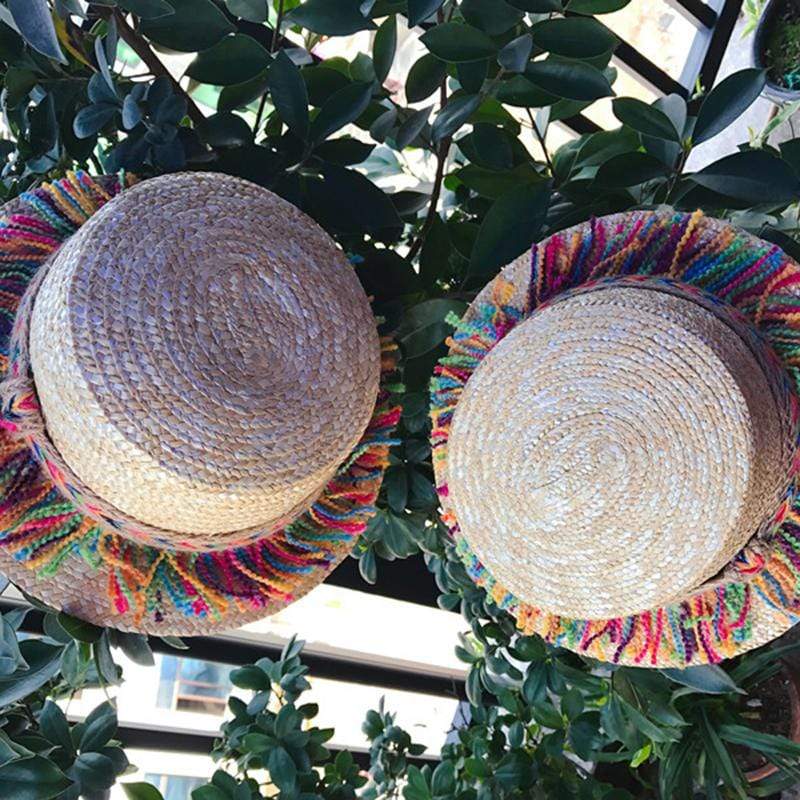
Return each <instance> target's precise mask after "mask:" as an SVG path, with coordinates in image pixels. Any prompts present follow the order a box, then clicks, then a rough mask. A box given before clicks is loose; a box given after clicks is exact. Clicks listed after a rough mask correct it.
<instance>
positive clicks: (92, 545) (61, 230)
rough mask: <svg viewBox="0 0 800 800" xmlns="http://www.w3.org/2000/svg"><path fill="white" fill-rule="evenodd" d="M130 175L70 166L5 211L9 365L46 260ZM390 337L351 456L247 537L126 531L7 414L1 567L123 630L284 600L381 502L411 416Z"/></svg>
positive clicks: (258, 612)
mask: <svg viewBox="0 0 800 800" xmlns="http://www.w3.org/2000/svg"><path fill="white" fill-rule="evenodd" d="M133 182H134V181H133V180H132V179H130V178H127V179H126V178H125V177H124V176H122V177H121V178H119V179H118V178H116V177H112V176H108V177H105V178H101V179H96V180H93V179H91V178H90V177H89V176H88V175H86V174H85V173H77V174H70V175H68V177H67V178H64V179H62V180H59V181H57V182H55V183H53V184H51V185H45V186H43V187H40V188H39V189H37V190H35V191H34V192H31V193H26V194H25V195H23V196H21V198H18V199H17V200H16V201H13V202H12V203H10V204H8V205H7V206H6V207H5V208H3V209H2V211H0V251H1V252H2V256H3V258H2V259H0V261H1V262H2V263H0V286H2V292H0V306H2V312H3V313H2V317H1V319H2V326H1V327H0V372H2V373H5V371H6V369H7V367H8V364H9V351H8V348H9V342H10V338H11V331H12V325H13V321H14V314H15V310H16V307H17V305H18V304H19V301H20V299H21V297H22V296H23V294H24V292H25V289H26V288H27V286H28V284H29V283H30V281H31V280H32V279H33V277H34V275H35V274H36V273H37V271H38V268H39V267H40V266H41V265H42V263H43V262H44V261H46V260H47V259H48V258H49V257H50V256H51V255H52V254H53V253H54V252H55V251H56V250H58V248H59V247H60V246H61V244H63V242H64V241H66V240H67V239H68V238H69V237H70V236H71V235H72V234H73V233H74V232H75V231H76V230H77V229H78V228H79V227H80V226H81V225H82V224H83V223H84V222H85V221H86V220H88V219H89V218H90V217H91V215H92V214H93V213H95V212H96V211H97V210H98V209H99V208H101V207H102V205H104V203H105V202H107V201H108V200H110V199H111V197H113V196H114V195H115V194H117V193H118V192H120V191H121V190H122V189H123V188H124V187H125V186H127V185H131V184H132V183H133ZM381 345H382V358H381V387H380V390H379V393H378V396H377V398H376V403H375V409H374V412H373V415H372V418H371V420H370V422H369V424H368V426H367V428H366V430H365V431H364V433H363V435H362V437H361V439H360V441H359V442H358V444H357V445H356V447H355V448H354V449H353V451H352V453H351V454H350V456H349V458H348V459H347V460H346V462H345V463H344V464H342V466H341V467H340V469H339V470H338V472H337V473H336V475H335V476H334V477H333V479H332V480H331V481H330V482H329V483H328V485H327V486H326V488H325V489H324V491H323V493H322V494H321V496H320V497H319V498H317V499H316V501H315V502H314V503H313V504H312V505H311V506H310V507H309V508H308V509H307V510H305V511H304V512H303V513H302V514H300V515H299V516H298V517H297V518H295V519H294V520H293V521H292V522H291V523H290V524H288V525H287V526H286V527H284V528H282V529H281V530H279V531H277V532H275V533H273V534H272V535H270V536H268V537H265V538H264V539H261V540H259V541H257V542H255V543H253V544H250V545H246V546H239V547H230V548H227V549H223V550H209V551H205V552H184V551H173V550H169V549H167V548H161V547H156V546H151V545H143V544H138V543H136V542H133V541H131V540H129V539H126V538H125V537H123V536H121V535H120V534H119V533H117V532H116V531H115V530H114V529H113V528H111V527H109V526H106V525H103V524H101V523H98V522H97V521H96V520H95V519H93V518H90V517H87V516H84V515H83V514H81V513H80V512H79V511H78V510H77V509H76V508H75V506H74V505H72V503H70V501H69V500H67V499H66V498H65V497H64V496H63V495H62V493H61V492H59V490H58V489H57V488H56V486H55V484H54V482H53V480H52V479H51V476H50V475H49V474H48V471H47V469H45V468H44V467H43V466H42V465H41V464H40V462H39V460H38V459H37V457H36V456H35V454H34V452H33V451H32V450H31V448H30V447H29V443H28V442H26V441H25V440H24V438H23V437H20V436H18V435H15V432H14V424H13V419H11V420H9V419H8V418H7V419H6V420H4V423H3V426H2V427H0V464H1V465H2V466H0V498H2V501H0V571H2V572H3V573H5V574H6V575H7V577H9V578H10V579H11V580H12V581H13V582H14V583H16V584H18V585H19V586H20V587H21V588H22V589H24V590H25V591H27V592H29V593H30V594H31V595H33V596H35V597H37V598H39V599H40V600H42V601H43V602H45V603H47V604H49V605H52V606H54V607H56V608H59V609H62V610H64V611H66V612H68V613H70V614H73V615H75V616H77V617H80V618H82V619H84V620H87V621H89V622H92V623H94V624H97V625H104V626H112V627H115V628H118V629H120V630H131V631H143V632H147V633H154V634H159V635H179V636H186V635H202V634H205V633H210V632H212V631H219V630H231V629H234V628H237V627H240V626H241V625H243V624H245V623H247V622H250V621H252V620H255V619H259V618H261V617H265V616H268V615H270V614H273V613H275V612H277V611H279V610H280V609H281V608H283V607H285V606H286V605H288V604H289V603H291V602H294V601H295V600H297V599H299V598H300V597H302V596H303V595H305V594H306V593H308V592H309V591H310V590H311V589H313V588H314V587H315V586H316V585H318V584H319V583H321V582H322V581H323V580H324V579H325V578H326V577H327V576H328V575H329V574H330V572H331V571H332V570H333V569H334V568H335V567H336V566H337V565H338V564H339V563H340V562H341V561H342V560H343V559H344V558H345V557H346V556H347V555H348V554H349V553H350V551H351V550H352V548H353V546H354V545H355V542H356V540H357V538H358V536H359V534H360V533H361V532H363V530H364V529H365V527H366V525H367V523H368V521H369V519H370V517H371V516H372V515H373V514H374V512H375V505H374V504H375V501H376V500H377V496H378V492H379V490H380V485H381V482H382V479H383V474H384V472H385V469H386V467H387V466H388V455H389V447H390V446H391V445H392V444H393V443H394V442H393V440H392V439H391V434H392V431H393V428H394V426H395V425H396V423H397V421H398V419H399V416H400V409H399V408H397V407H395V406H394V405H393V404H392V402H391V396H390V394H389V392H388V390H387V388H386V382H387V380H388V379H389V378H390V376H391V375H392V374H393V373H394V371H395V357H394V353H395V350H396V345H394V344H393V343H392V342H390V341H388V340H383V341H382V342H381ZM12 416H13V415H12Z"/></svg>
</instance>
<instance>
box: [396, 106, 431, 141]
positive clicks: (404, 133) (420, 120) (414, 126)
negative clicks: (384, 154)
mask: <svg viewBox="0 0 800 800" xmlns="http://www.w3.org/2000/svg"><path fill="white" fill-rule="evenodd" d="M432 108H433V106H427V107H425V108H420V109H419V110H418V111H415V112H414V113H413V114H412V115H411V116H410V117H409V118H408V119H407V120H406V121H405V122H404V123H403V124H402V125H401V126H400V127H399V129H398V131H397V135H396V136H395V138H394V141H395V144H396V145H397V149H398V150H402V149H403V148H404V147H408V145H410V144H411V143H412V142H413V141H414V140H415V139H416V138H417V136H419V135H420V133H421V132H422V129H423V128H424V127H425V126H426V125H427V124H428V117H430V115H431V109H432Z"/></svg>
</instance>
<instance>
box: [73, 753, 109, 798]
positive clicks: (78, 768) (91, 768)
mask: <svg viewBox="0 0 800 800" xmlns="http://www.w3.org/2000/svg"><path fill="white" fill-rule="evenodd" d="M73 769H74V770H75V774H76V775H77V777H78V780H79V781H80V784H81V790H82V791H83V793H84V794H88V793H89V792H104V791H105V790H106V789H110V788H111V787H112V786H113V785H114V783H115V781H116V779H117V776H116V774H115V772H114V762H113V761H112V760H111V759H110V758H109V757H108V756H104V755H101V754H100V753H81V754H80V755H79V756H78V758H77V759H75V765H74V767H73Z"/></svg>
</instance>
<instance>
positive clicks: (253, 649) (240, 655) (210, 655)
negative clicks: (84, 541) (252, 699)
mask: <svg viewBox="0 0 800 800" xmlns="http://www.w3.org/2000/svg"><path fill="white" fill-rule="evenodd" d="M12 608H19V604H17V603H13V602H10V601H8V600H0V612H5V611H9V610H11V609H12ZM43 616H44V615H43V614H42V612H41V611H38V610H36V609H32V610H31V611H30V612H29V613H28V615H27V617H26V618H25V622H24V623H23V625H22V628H21V630H23V631H24V632H25V633H38V634H41V633H42V619H43ZM149 641H150V647H151V648H152V649H153V651H154V652H156V653H163V654H166V655H171V656H175V657H186V658H197V659H200V660H203V661H215V662H217V663H223V664H232V665H234V666H241V665H242V664H252V663H253V662H254V661H257V660H258V659H259V658H264V657H267V658H272V659H275V658H278V657H279V656H280V652H281V648H280V646H278V645H274V644H267V643H264V644H261V643H256V642H252V641H244V640H240V639H233V638H230V637H225V636H216V637H215V636H189V637H186V638H185V639H184V640H183V641H184V643H185V644H186V645H187V648H188V649H186V650H176V649H175V648H174V647H170V645H168V644H167V643H166V642H165V641H163V640H162V639H160V638H158V637H157V636H151V637H150V640H149ZM303 663H304V664H305V665H306V666H307V667H308V668H309V671H310V674H311V676H312V677H315V678H326V679H328V680H337V681H343V682H345V683H357V684H362V685H367V686H380V687H384V688H387V689H399V690H401V691H406V692H414V693H416V694H430V695H434V696H436V697H455V698H458V699H463V698H465V697H466V690H465V687H464V680H463V679H461V678H455V677H447V676H442V675H429V674H424V673H421V672H419V671H417V670H416V669H410V668H408V667H404V666H402V665H395V666H389V665H386V664H367V663H364V662H359V661H355V660H354V659H352V658H346V657H343V656H337V655H334V654H327V653H325V654H322V653H310V652H306V653H304V654H303Z"/></svg>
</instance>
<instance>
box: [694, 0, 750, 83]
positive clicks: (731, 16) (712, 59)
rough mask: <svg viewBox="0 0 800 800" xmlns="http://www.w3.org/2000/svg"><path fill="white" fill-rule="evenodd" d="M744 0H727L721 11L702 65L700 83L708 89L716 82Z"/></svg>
mask: <svg viewBox="0 0 800 800" xmlns="http://www.w3.org/2000/svg"><path fill="white" fill-rule="evenodd" d="M743 4H744V0H725V4H724V5H723V6H722V9H721V10H720V12H719V17H718V19H717V24H716V25H715V26H714V30H713V32H712V34H711V41H710V42H709V44H708V49H707V50H706V54H705V57H704V58H703V65H702V67H700V84H701V86H703V87H704V88H705V89H706V91H708V90H709V89H710V88H711V87H712V86H713V85H714V83H715V82H716V80H717V75H718V73H719V68H720V65H721V64H722V58H723V56H724V55H725V50H726V49H727V47H728V43H729V42H730V40H731V35H732V34H733V29H734V28H735V27H736V20H737V19H738V18H739V14H740V13H741V10H742V5H743Z"/></svg>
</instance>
